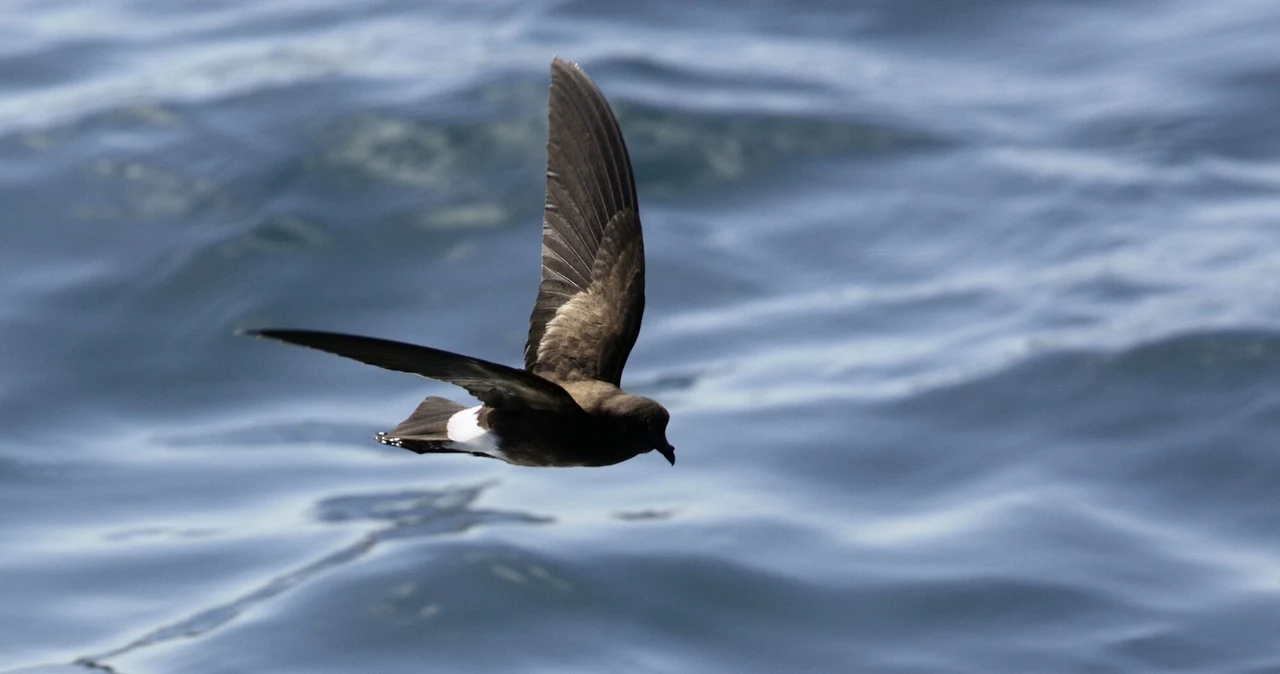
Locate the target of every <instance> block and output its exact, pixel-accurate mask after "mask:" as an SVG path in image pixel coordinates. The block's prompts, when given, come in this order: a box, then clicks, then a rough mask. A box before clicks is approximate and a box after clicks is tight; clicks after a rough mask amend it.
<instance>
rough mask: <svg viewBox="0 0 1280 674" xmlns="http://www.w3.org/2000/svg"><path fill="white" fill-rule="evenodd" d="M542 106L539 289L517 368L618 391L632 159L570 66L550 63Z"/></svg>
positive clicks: (632, 287) (628, 330) (595, 92)
mask: <svg viewBox="0 0 1280 674" xmlns="http://www.w3.org/2000/svg"><path fill="white" fill-rule="evenodd" d="M549 98H550V111H549V113H548V120H549V127H550V131H549V134H548V139H547V202H546V209H545V211H544V214H543V226H542V282H541V284H540V285H539V286H538V298H537V300H536V301H535V302H534V307H533V314H532V316H531V317H530V319H529V341H528V343H527V344H526V345H525V369H526V370H528V371H530V372H533V373H538V374H543V375H546V376H548V377H552V378H555V379H557V380H561V381H568V380H574V379H601V380H604V381H609V382H611V383H614V384H618V383H619V380H620V378H621V375H622V368H623V366H624V365H625V364H626V359H627V356H628V355H629V354H630V353H631V347H632V346H633V345H634V344H635V340H636V337H637V335H638V334H639V332H640V321H641V317H642V315H643V313H644V244H643V240H642V234H641V229H640V211H639V207H638V205H637V202H636V188H635V178H634V176H633V175H632V170H631V160H630V157H629V156H628V154H627V146H626V143H625V141H623V138H622V131H621V130H620V129H619V128H618V123H617V120H616V119H615V118H614V116H613V111H612V110H611V109H610V108H609V103H608V101H606V100H605V97H604V95H603V94H601V93H600V90H599V89H597V88H596V86H595V84H593V83H592V82H591V79H590V78H588V77H587V75H586V73H584V72H583V71H582V69H581V68H579V67H578V66H577V65H576V64H573V63H570V62H568V61H565V60H563V59H559V58H557V59H555V61H553V62H552V64H551V91H550V96H549ZM608 302H616V303H617V304H616V305H612V306H606V304H605V303H608ZM553 326H554V330H553V329H552V327H553Z"/></svg>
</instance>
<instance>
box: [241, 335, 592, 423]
mask: <svg viewBox="0 0 1280 674" xmlns="http://www.w3.org/2000/svg"><path fill="white" fill-rule="evenodd" d="M241 332H242V333H243V334H248V335H255V336H258V337H266V338H268V339H274V340H277V341H281V342H286V343H289V344H297V345H299V346H306V347H310V348H312V349H319V350H321V351H327V352H329V353H332V354H336V355H339V356H344V357H346V358H351V359H353V360H358V361H360V362H361V363H368V364H369V365H377V366H378V367H383V368H386V369H388V370H396V371H397V372H408V373H409V374H416V375H420V376H423V377H429V378H431V379H438V380H440V381H445V382H449V383H450V384H456V385H458V386H461V387H462V388H464V389H466V390H467V392H468V393H470V394H471V395H473V396H475V397H476V398H478V399H479V400H480V402H483V403H484V404H485V405H488V406H489V407H495V408H500V409H533V410H544V411H554V412H574V411H578V412H580V411H581V410H582V408H580V407H578V404H577V403H576V402H574V401H573V398H572V397H571V396H570V395H569V393H568V392H567V391H565V390H564V389H563V388H560V386H558V385H557V384H555V383H554V382H550V381H547V380H546V379H543V378H542V377H539V376H537V375H535V374H531V373H529V372H525V371H524V370H517V369H515V368H513V367H508V366H506V365H500V364H498V363H490V362H488V361H485V360H480V359H479V358H472V357H470V356H463V355H459V354H456V353H450V352H448V351H441V350H440V349H433V348H431V347H427V346H418V345H416V344H406V343H404V342H393V341H391V340H387V339H377V338H375V337H360V336H358V335H344V334H341V333H337V332H319V331H315V330H242V331H241Z"/></svg>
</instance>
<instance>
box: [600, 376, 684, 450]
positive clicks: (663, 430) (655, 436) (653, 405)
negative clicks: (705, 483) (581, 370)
mask: <svg viewBox="0 0 1280 674" xmlns="http://www.w3.org/2000/svg"><path fill="white" fill-rule="evenodd" d="M607 408H608V409H609V410H610V412H611V413H613V414H616V415H618V416H621V417H624V418H626V419H627V420H628V421H627V425H628V426H630V427H631V428H632V429H634V431H633V432H634V433H635V434H636V440H637V444H639V445H641V447H638V448H637V449H638V450H639V451H641V452H651V451H653V450H655V449H656V450H658V453H660V454H662V456H663V457H664V458H666V460H667V461H669V462H671V465H673V466H674V465H676V448H675V447H672V446H671V443H670V442H667V422H669V421H670V420H671V415H670V414H669V413H668V412H667V410H666V408H665V407H663V406H662V405H659V404H658V401H656V400H653V399H651V398H646V397H644V396H638V395H631V394H628V393H624V394H622V395H619V396H617V397H615V398H613V399H611V400H610V401H609V402H608V403H607Z"/></svg>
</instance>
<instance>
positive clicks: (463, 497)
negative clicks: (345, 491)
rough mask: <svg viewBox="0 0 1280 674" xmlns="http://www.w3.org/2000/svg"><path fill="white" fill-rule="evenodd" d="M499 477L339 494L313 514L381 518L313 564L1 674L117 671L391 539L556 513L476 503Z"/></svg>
mask: <svg viewBox="0 0 1280 674" xmlns="http://www.w3.org/2000/svg"><path fill="white" fill-rule="evenodd" d="M496 484H497V483H496V482H485V483H481V484H478V485H473V486H468V487H446V488H442V489H433V490H408V491H397V492H386V493H376V494H357V495H351V496H335V497H331V498H327V499H324V500H322V501H320V502H319V503H318V504H316V507H315V518H316V519H317V520H318V521H320V522H323V523H325V524H334V525H345V524H348V523H352V522H372V523H375V524H378V525H384V526H382V527H381V528H377V529H374V530H373V531H370V532H368V533H366V534H364V535H363V536H361V537H359V538H358V539H356V540H355V541H353V542H352V543H350V544H349V545H347V546H345V547H342V548H339V549H337V550H334V551H333V552H330V553H329V554H326V555H324V556H322V557H320V558H318V559H316V560H314V561H312V562H310V563H307V564H304V565H303V566H301V567H298V568H296V569H294V570H293V571H289V572H287V573H284V574H283V575H280V576H276V577H275V578H272V579H269V580H267V581H266V582H264V583H262V584H261V585H259V586H258V587H257V588H256V589H254V590H252V591H250V592H248V593H246V594H243V595H240V596H239V597H236V598H235V599H232V600H231V601H228V602H226V603H223V604H218V605H215V606H211V607H209V608H205V609H203V610H200V611H197V612H195V613H193V614H191V615H190V616H188V617H186V618H183V619H181V620H178V621H177V622H174V623H171V624H168V625H162V626H160V627H157V628H155V629H153V630H151V631H149V632H147V633H145V634H143V635H142V636H140V637H138V638H136V639H134V640H133V641H130V642H128V643H126V644H124V645H122V646H119V647H116V648H112V649H110V650H107V651H103V652H101V653H97V654H93V655H86V656H83V657H80V658H77V659H75V660H74V661H73V662H71V663H69V664H56V665H40V666H36V667H23V668H19V669H12V670H7V671H6V672H4V673H3V674H41V673H43V674H54V673H57V672H64V673H65V672H83V671H85V670H90V671H96V672H115V673H116V674H123V673H121V672H120V670H117V669H115V668H113V667H112V666H111V665H110V664H109V662H108V661H109V660H111V659H112V658H116V657H119V656H122V655H126V654H129V653H133V652H135V651H138V650H141V649H144V648H148V647H151V646H155V645H158V644H162V643H165V642H169V641H174V640H177V639H196V638H199V637H202V636H204V635H206V634H209V633H210V632H212V631H214V630H216V629H218V628H220V627H222V626H224V625H227V624H228V623H230V622H232V621H233V620H235V619H236V618H237V617H239V616H240V615H242V614H243V613H245V612H246V611H249V610H250V609H253V608H255V607H257V606H259V605H261V604H264V603H266V602H268V601H271V600H272V599H274V598H276V597H278V596H280V595H283V594H284V593H285V592H288V591H289V590H292V589H294V588H295V587H298V586H299V585H302V584H304V583H306V582H308V581H311V580H313V579H315V578H317V577H318V576H320V575H321V574H323V573H325V572H328V571H332V570H334V569H337V568H339V567H341V566H343V565H345V564H349V563H351V562H354V561H356V560H358V559H360V558H361V557H364V556H365V555H366V554H368V553H369V552H370V551H372V550H373V549H374V548H376V547H377V546H378V545H379V544H381V543H384V542H386V541H392V540H398V539H407V538H418V537H423V536H446V535H450V534H459V533H462V532H465V531H468V530H470V529H473V528H475V527H479V526H488V525H493V524H545V523H548V522H551V521H552V520H551V518H549V517H545V516H540V515H534V514H530V513H521V512H512V511H505V510H487V509H484V508H476V507H475V504H476V501H477V500H478V499H479V498H480V496H481V494H483V493H484V491H485V490H487V489H489V488H491V487H493V486H495V485H496Z"/></svg>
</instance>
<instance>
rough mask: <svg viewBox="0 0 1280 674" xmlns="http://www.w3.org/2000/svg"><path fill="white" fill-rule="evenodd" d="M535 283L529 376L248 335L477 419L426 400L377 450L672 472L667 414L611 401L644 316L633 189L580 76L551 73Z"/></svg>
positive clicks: (289, 335) (297, 337) (378, 342)
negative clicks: (397, 382) (399, 380)
mask: <svg viewBox="0 0 1280 674" xmlns="http://www.w3.org/2000/svg"><path fill="white" fill-rule="evenodd" d="M550 99H551V100H550V111H549V113H548V118H549V120H550V134H549V138H548V140H547V202H546V208H545V211H544V213H543V221H542V282H541V283H540V284H539V285H538V297H537V300H536V301H535V302H534V305H533V315H532V316H531V317H530V318H529V341H528V343H527V344H526V345H525V349H524V369H522V370H521V369H516V368H513V367H508V366H506V365H500V364H498V363H491V362H488V361H484V360H480V359H479V358H472V357H470V356H463V355H460V354H456V353H450V352H448V351H441V350H439V349H433V348H431V347H426V346H417V345H414V344H406V343H403V342H393V341H389V340H385V339H377V338H374V337H360V336H356V335H347V334H340V333H334V332H319V331H314V330H278V329H264V330H243V331H241V332H242V333H243V334H249V335H256V336H258V337H265V338H268V339H274V340H278V341H281V342H287V343H290V344H298V345H300V346H306V347H310V348H313V349H319V350H321V351H328V352H329V353H333V354H337V355H339V356H345V357H347V358H352V359H354V360H358V361H360V362H362V363H368V364H370V365H377V366H378V367H383V368H387V369H389V370H396V371H399V372H408V373H410V374H416V375H420V376H423V377H429V378H431V379H437V380H440V381H445V382H449V383H451V384H456V385H458V386H461V387H462V388H464V389H466V391H467V392H468V393H470V394H471V395H473V396H475V397H476V398H477V399H478V400H479V401H480V402H481V403H482V404H481V405H478V406H476V407H467V406H465V405H462V404H459V403H456V402H453V401H452V400H447V399H445V398H440V397H436V396H432V397H430V398H427V399H426V400H423V401H422V404H420V405H418V408H417V409H416V410H414V411H413V414H411V415H409V418H408V419H405V420H404V421H402V422H401V423H400V425H398V426H396V427H395V428H393V429H391V430H390V431H387V432H385V433H378V434H377V435H376V436H374V437H376V438H377V440H378V441H379V442H381V443H383V444H386V445H393V446H396V447H403V448H405V449H408V450H411V451H413V452H417V453H419V454H428V453H467V454H475V455H477V456H487V457H493V458H496V459H502V460H503V461H506V462H508V463H513V464H517V465H522V466H607V465H611V464H615V463H619V462H622V461H626V460H627V459H630V458H631V457H633V456H636V455H637V454H642V453H645V452H649V451H652V450H655V449H656V450H658V452H659V453H661V454H662V456H664V457H666V459H667V461H670V462H671V463H672V464H673V465H674V464H675V462H676V455H675V448H673V447H672V446H671V444H670V443H669V442H667V437H666V430H667V421H668V419H669V416H668V414H667V410H666V409H665V408H663V407H662V405H659V404H658V403H657V402H656V401H654V400H651V399H649V398H645V397H643V396H638V395H632V394H630V393H627V392H625V391H623V390H622V389H620V388H619V385H620V383H621V378H622V368H623V366H624V365H625V364H626V362H627V356H628V355H629V354H630V353H631V347H632V346H634V345H635V342H636V336H637V335H639V333H640V319H641V316H642V314H643V313H644V240H643V237H642V236H641V232H640V210H639V206H638V204H637V203H636V188H635V179H634V178H633V177H632V174H631V160H630V158H629V157H628V155H627V146H626V144H625V143H624V142H623V140H622V132H621V130H619V128H618V122H617V120H616V119H614V116H613V111H612V110H611V109H610V108H609V103H608V102H607V101H606V100H605V98H604V95H603V94H601V93H600V90H599V89H597V88H596V86H595V84H594V83H592V81H591V79H590V78H589V77H587V74H586V73H585V72H583V71H582V68H580V67H579V66H578V65H577V64H575V63H571V62H569V61H565V60H563V59H560V58H556V59H555V60H553V61H552V63H551V96H550Z"/></svg>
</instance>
